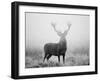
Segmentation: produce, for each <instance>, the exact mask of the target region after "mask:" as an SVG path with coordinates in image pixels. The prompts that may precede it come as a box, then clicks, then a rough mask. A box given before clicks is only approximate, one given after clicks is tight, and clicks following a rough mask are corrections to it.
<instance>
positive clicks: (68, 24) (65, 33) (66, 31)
mask: <svg viewBox="0 0 100 81" xmlns="http://www.w3.org/2000/svg"><path fill="white" fill-rule="evenodd" d="M71 25H72V24H71V23H67V26H68V29H67V30H65V31H64V33H63V35H64V36H66V35H67V33H68V31H69V29H70V27H71Z"/></svg>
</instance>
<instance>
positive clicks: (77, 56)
mask: <svg viewBox="0 0 100 81" xmlns="http://www.w3.org/2000/svg"><path fill="white" fill-rule="evenodd" d="M43 58H44V52H43V51H41V49H34V50H26V54H25V68H40V67H61V66H84V65H89V50H85V51H84V49H81V50H78V49H77V50H76V51H73V52H66V56H65V63H64V64H63V59H62V56H60V63H59V62H58V57H57V56H52V57H51V58H50V59H49V61H47V60H45V62H43Z"/></svg>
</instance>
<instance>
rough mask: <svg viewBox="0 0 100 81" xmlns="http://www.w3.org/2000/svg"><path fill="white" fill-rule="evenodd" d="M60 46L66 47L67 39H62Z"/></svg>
mask: <svg viewBox="0 0 100 81" xmlns="http://www.w3.org/2000/svg"><path fill="white" fill-rule="evenodd" d="M59 44H60V46H64V45H66V38H65V37H61V38H60V41H59Z"/></svg>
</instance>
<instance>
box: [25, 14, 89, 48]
mask: <svg viewBox="0 0 100 81" xmlns="http://www.w3.org/2000/svg"><path fill="white" fill-rule="evenodd" d="M25 16H26V20H25V22H26V49H34V48H40V49H43V46H44V44H46V43H51V42H53V43H57V42H58V41H59V36H58V35H57V33H56V32H55V31H54V29H53V27H52V26H51V23H52V22H54V23H56V29H57V30H59V31H61V32H64V30H66V29H67V28H68V27H67V23H68V22H70V23H71V24H72V25H71V28H70V30H69V32H68V34H67V36H66V39H67V46H68V50H74V49H75V48H86V49H88V48H89V33H90V32H89V27H90V25H89V23H90V18H89V16H88V15H74V14H73V15H70V14H68V15H67V14H66V15H63V14H49V13H47V14H46V13H28V12H27V13H25Z"/></svg>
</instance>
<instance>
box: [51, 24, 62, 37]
mask: <svg viewBox="0 0 100 81" xmlns="http://www.w3.org/2000/svg"><path fill="white" fill-rule="evenodd" d="M51 25H52V26H53V28H54V30H55V31H56V32H57V34H58V36H61V35H62V33H61V32H60V31H58V30H56V28H55V26H56V24H55V23H51Z"/></svg>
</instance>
